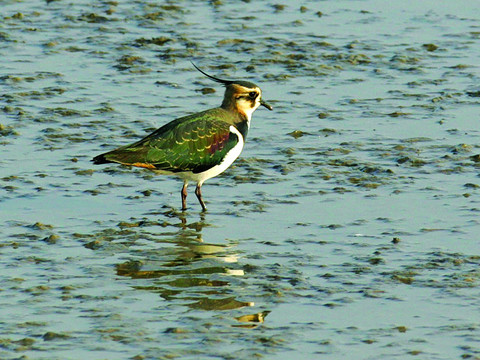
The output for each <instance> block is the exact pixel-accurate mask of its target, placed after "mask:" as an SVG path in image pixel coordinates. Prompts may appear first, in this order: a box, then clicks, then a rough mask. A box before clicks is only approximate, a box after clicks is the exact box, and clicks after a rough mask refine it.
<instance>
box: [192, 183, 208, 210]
mask: <svg viewBox="0 0 480 360" xmlns="http://www.w3.org/2000/svg"><path fill="white" fill-rule="evenodd" d="M195 195H197V199H198V201H199V202H200V205H202V210H203V211H207V207H206V206H205V203H204V202H203V199H202V184H197V187H196V188H195Z"/></svg>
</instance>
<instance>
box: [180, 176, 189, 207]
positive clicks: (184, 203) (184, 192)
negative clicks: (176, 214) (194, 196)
mask: <svg viewBox="0 0 480 360" xmlns="http://www.w3.org/2000/svg"><path fill="white" fill-rule="evenodd" d="M187 186H188V182H186V181H185V182H184V183H183V187H182V191H181V192H180V193H181V194H182V210H187Z"/></svg>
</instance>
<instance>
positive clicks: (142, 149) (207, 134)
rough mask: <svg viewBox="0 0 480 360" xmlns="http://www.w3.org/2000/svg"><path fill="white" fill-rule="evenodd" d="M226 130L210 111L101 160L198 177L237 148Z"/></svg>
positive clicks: (233, 136)
mask: <svg viewBox="0 0 480 360" xmlns="http://www.w3.org/2000/svg"><path fill="white" fill-rule="evenodd" d="M230 126H231V125H230V124H229V123H227V122H225V121H223V120H222V118H221V117H219V114H217V113H216V112H212V111H206V112H203V113H200V114H195V115H191V116H186V117H183V118H180V119H177V120H174V121H172V122H171V123H168V124H166V125H165V126H163V127H161V128H160V129H158V130H157V131H155V132H153V133H152V134H150V135H149V136H147V137H146V138H144V139H142V140H140V141H138V142H136V143H134V144H132V145H127V146H124V147H121V148H119V149H116V150H113V151H111V152H109V153H106V154H104V158H105V160H107V161H113V162H119V163H122V164H126V165H134V166H139V167H145V168H151V169H158V170H165V171H171V172H182V171H192V172H193V173H199V172H202V171H205V170H208V169H210V168H211V167H213V166H215V165H218V164H220V163H221V162H222V160H223V158H224V157H225V155H226V154H227V153H228V152H229V151H230V150H231V149H232V148H233V147H235V145H237V144H238V142H239V138H238V136H237V134H235V133H232V132H231V131H230Z"/></svg>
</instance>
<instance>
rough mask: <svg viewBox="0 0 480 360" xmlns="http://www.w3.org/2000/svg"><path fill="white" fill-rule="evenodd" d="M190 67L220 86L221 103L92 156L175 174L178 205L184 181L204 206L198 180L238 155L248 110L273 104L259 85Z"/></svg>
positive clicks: (184, 205)
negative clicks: (180, 183)
mask: <svg viewBox="0 0 480 360" xmlns="http://www.w3.org/2000/svg"><path fill="white" fill-rule="evenodd" d="M194 66H195V64H194ZM195 68H197V70H198V71H200V72H201V73H202V74H204V75H205V76H207V77H208V78H210V79H212V80H214V81H216V82H219V83H221V84H223V85H224V86H225V95H224V97H223V102H222V105H220V107H217V108H214V109H210V110H206V111H203V112H199V113H196V114H192V115H188V116H185V117H181V118H178V119H176V120H173V121H171V122H169V123H168V124H166V125H164V126H162V127H161V128H159V129H158V130H156V131H154V132H153V133H152V134H150V135H148V136H147V137H145V138H143V139H142V140H140V141H137V142H136V143H134V144H131V145H126V146H122V147H120V148H118V149H115V150H112V151H109V152H107V153H104V154H101V155H98V156H96V157H94V158H93V160H92V161H93V162H94V164H105V163H112V162H113V163H119V164H122V165H130V166H136V167H141V168H146V169H150V170H153V171H155V172H157V173H160V174H167V175H176V176H178V177H180V178H181V179H183V188H182V191H181V196H182V210H186V208H187V186H188V183H189V181H192V182H195V183H197V187H196V189H195V195H197V198H198V201H199V202H200V205H201V206H202V210H203V211H205V210H207V207H206V206H205V203H204V201H203V198H202V191H201V188H202V185H203V183H204V182H205V181H206V180H208V179H210V178H212V177H214V176H217V175H219V174H221V173H222V172H224V171H225V170H226V169H227V168H228V167H229V166H230V165H232V163H233V162H234V161H235V160H236V159H237V157H238V156H240V153H241V152H242V150H243V146H244V145H245V140H246V137H247V133H248V130H249V129H250V120H251V118H252V114H253V112H254V111H255V110H256V109H257V108H258V107H259V106H260V105H262V106H264V107H266V108H267V109H269V110H272V107H271V106H270V105H269V104H268V103H266V102H265V101H264V100H263V99H262V90H260V88H259V87H258V86H257V85H255V84H253V83H251V82H248V81H243V80H223V79H219V78H216V77H214V76H211V75H208V74H207V73H205V72H203V71H202V70H200V69H199V68H198V67H196V66H195Z"/></svg>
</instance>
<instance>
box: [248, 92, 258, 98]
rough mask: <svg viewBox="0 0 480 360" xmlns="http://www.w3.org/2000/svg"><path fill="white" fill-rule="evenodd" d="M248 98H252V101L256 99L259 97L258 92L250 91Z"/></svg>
mask: <svg viewBox="0 0 480 360" xmlns="http://www.w3.org/2000/svg"><path fill="white" fill-rule="evenodd" d="M248 96H250V97H251V98H252V99H255V98H256V97H257V92H256V91H250V92H249V93H248Z"/></svg>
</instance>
